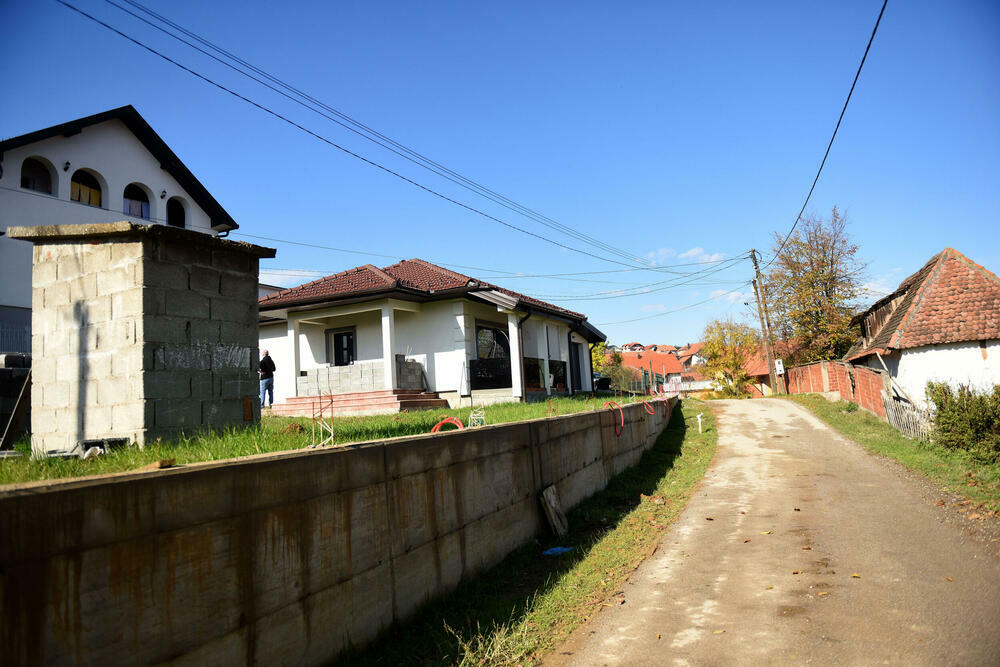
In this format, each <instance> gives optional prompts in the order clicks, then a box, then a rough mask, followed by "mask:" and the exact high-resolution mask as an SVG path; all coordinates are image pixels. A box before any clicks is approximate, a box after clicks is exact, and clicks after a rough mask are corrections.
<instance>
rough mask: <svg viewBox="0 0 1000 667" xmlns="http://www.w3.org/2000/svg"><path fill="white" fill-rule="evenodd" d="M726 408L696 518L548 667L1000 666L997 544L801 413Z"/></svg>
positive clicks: (783, 407)
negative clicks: (970, 531)
mask: <svg viewBox="0 0 1000 667" xmlns="http://www.w3.org/2000/svg"><path fill="white" fill-rule="evenodd" d="M714 405H716V406H717V407H718V412H717V415H718V429H719V447H718V453H717V455H716V460H715V462H714V463H713V465H712V467H711V468H710V469H709V471H708V473H707V475H706V477H705V479H704V480H703V482H702V484H701V486H700V487H699V488H698V490H697V491H696V493H695V495H694V497H693V498H692V500H691V503H690V505H689V506H688V508H687V509H686V510H685V511H684V513H683V514H682V516H681V517H680V518H679V519H678V522H677V524H676V525H675V526H674V528H673V529H672V530H670V531H669V532H668V533H667V535H666V537H665V538H664V539H663V541H662V542H661V544H660V546H659V548H658V550H657V552H656V553H655V554H654V555H653V556H652V557H651V558H650V559H649V560H647V561H646V562H645V563H644V564H643V565H642V566H641V567H640V569H639V570H638V571H637V572H636V574H635V575H634V576H633V577H632V578H631V580H630V582H629V584H627V585H626V587H625V589H624V591H623V592H624V596H625V597H624V599H625V603H624V604H615V605H614V606H613V607H610V608H606V609H605V611H604V612H602V613H601V614H599V615H598V616H597V617H596V618H595V619H593V620H592V621H591V622H590V623H588V624H587V625H585V626H584V627H583V628H581V629H580V630H579V631H577V633H575V634H574V636H573V637H571V639H570V641H569V642H567V644H566V645H565V646H564V647H562V648H561V649H560V650H558V651H557V652H556V654H554V655H553V656H551V659H550V660H548V661H547V664H548V663H552V664H568V665H588V666H589V665H617V664H622V665H719V664H722V665H729V664H737V665H763V664H803V663H814V664H849V665H853V664H907V665H945V664H956V665H1000V556H998V549H997V546H998V545H997V544H996V543H993V544H990V543H989V542H985V541H983V540H977V539H972V538H971V537H970V536H969V534H968V533H967V532H966V531H964V530H963V529H962V528H961V526H960V525H958V523H956V522H955V521H954V520H953V519H952V516H953V515H954V510H947V509H944V508H940V507H937V506H936V505H935V499H936V497H938V496H936V494H935V493H934V492H933V488H932V487H930V485H928V484H926V483H921V482H920V481H917V480H915V479H913V478H912V476H909V475H906V474H904V473H902V472H901V470H900V468H899V466H897V465H895V464H893V463H890V462H887V461H885V460H883V459H880V458H878V457H875V456H872V455H871V454H868V453H867V452H865V451H864V450H863V449H861V448H860V447H859V446H858V445H856V444H854V443H852V442H850V441H849V440H847V439H845V438H843V437H841V436H840V435H839V434H837V433H836V432H834V431H833V430H832V429H830V428H829V427H827V426H826V425H825V424H823V423H822V422H820V421H819V420H818V419H816V418H815V417H813V416H812V414H811V413H809V412H808V411H807V410H805V409H804V408H802V407H800V406H798V405H795V404H793V403H791V402H790V401H782V400H767V401H759V400H758V401H720V402H717V403H714ZM961 521H968V520H967V519H965V518H962V519H961Z"/></svg>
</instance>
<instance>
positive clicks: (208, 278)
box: [188, 266, 220, 296]
mask: <svg viewBox="0 0 1000 667" xmlns="http://www.w3.org/2000/svg"><path fill="white" fill-rule="evenodd" d="M219 281H220V273H219V271H218V270H217V269H213V268H211V267H207V266H192V267H191V274H190V277H189V278H188V286H189V289H190V290H191V291H192V292H197V293H198V294H207V295H209V296H217V295H218V294H219Z"/></svg>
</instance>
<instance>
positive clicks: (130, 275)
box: [97, 264, 140, 296]
mask: <svg viewBox="0 0 1000 667" xmlns="http://www.w3.org/2000/svg"><path fill="white" fill-rule="evenodd" d="M139 286H140V285H139V281H138V279H137V277H136V268H135V265H133V264H127V265H125V266H120V267H118V268H116V269H107V270H105V271H101V272H100V273H98V274H97V295H98V296H105V295H107V294H116V293H118V292H124V291H126V290H130V289H135V288H136V287H139Z"/></svg>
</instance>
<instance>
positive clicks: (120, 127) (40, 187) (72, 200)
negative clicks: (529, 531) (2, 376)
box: [0, 106, 238, 352]
mask: <svg viewBox="0 0 1000 667" xmlns="http://www.w3.org/2000/svg"><path fill="white" fill-rule="evenodd" d="M122 220H125V221H130V222H137V223H143V224H150V223H160V224H167V225H171V226H174V227H180V228H184V229H189V230H193V231H197V232H202V233H205V234H212V235H215V234H218V233H220V232H227V231H230V230H233V229H236V228H237V227H238V225H237V224H236V222H235V221H234V220H233V219H232V217H231V216H230V215H229V214H228V213H227V212H226V211H225V210H224V209H223V208H222V206H221V205H220V204H219V203H218V202H217V201H216V200H215V199H214V198H213V197H212V195H211V194H209V192H208V191H207V190H206V189H205V187H204V186H203V185H202V184H201V183H200V182H199V181H198V179H197V178H195V176H194V175H193V174H192V173H191V172H190V171H189V170H188V168H187V167H185V166H184V164H183V163H182V162H181V161H180V159H179V158H178V157H177V156H176V155H175V154H174V153H173V151H171V150H170V148H169V147H168V146H167V145H166V143H165V142H164V141H163V140H162V139H161V138H160V137H159V136H158V135H157V134H156V132H154V131H153V129H152V128H151V127H150V126H149V124H148V123H147V122H146V121H145V120H144V119H143V118H142V116H140V115H139V112H137V111H136V110H135V109H134V108H133V107H131V106H125V107H121V108H118V109H112V110H109V111H105V112H103V113H99V114H95V115H93V116H87V117H85V118H79V119H77V120H73V121H69V122H67V123H62V124H60V125H56V126H53V127H49V128H45V129H42V130H38V131H35V132H31V133H29V134H24V135H21V136H17V137H13V138H11V139H6V140H4V141H0V232H3V231H5V230H6V229H7V227H13V226H20V227H34V226H38V225H67V224H80V223H106V222H116V221H122ZM31 261H32V249H31V245H30V244H27V243H23V242H17V241H14V240H12V239H9V238H6V236H0V266H2V267H3V280H2V281H0V352H4V351H8V352H28V351H29V350H30V324H31Z"/></svg>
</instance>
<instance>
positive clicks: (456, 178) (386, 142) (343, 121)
mask: <svg viewBox="0 0 1000 667" xmlns="http://www.w3.org/2000/svg"><path fill="white" fill-rule="evenodd" d="M104 1H105V2H106V3H108V4H110V5H112V6H114V7H116V8H118V9H119V10H121V11H123V12H125V13H127V14H128V15H130V16H132V17H134V18H136V19H138V20H140V21H142V22H143V23H145V24H147V25H149V26H150V27H152V28H154V29H156V30H159V31H160V32H162V33H163V34H165V35H168V36H169V37H172V38H173V39H176V40H177V41H179V42H181V43H183V44H185V45H187V46H189V47H190V48H192V49H194V50H196V51H198V52H199V53H201V54H203V55H205V56H208V57H209V58H212V59H213V60H215V61H216V62H218V63H220V64H222V65H224V66H226V67H228V68H229V69H231V70H233V71H235V72H237V73H239V74H242V75H243V76H245V77H247V78H249V79H251V80H253V81H255V82H257V83H259V84H260V85H262V86H264V87H266V88H268V89H269V90H271V91H273V92H275V93H278V94H279V95H282V96H283V97H285V98H287V99H289V100H291V101H293V102H295V103H296V104H298V105H300V106H302V107H304V108H306V109H309V110H310V111H312V112H314V113H316V114H318V115H320V116H322V117H323V118H326V119H327V120H330V121H332V122H334V123H336V124H337V125H340V126H341V127H343V128H344V129H346V130H348V131H350V132H353V133H354V134H357V135H358V136H360V137H363V138H365V139H367V140H368V141H371V142H372V143H375V144H377V145H378V146H381V147H382V148H385V149H386V150H388V151H390V152H392V153H394V154H396V155H398V156H399V157H402V158H403V159H406V160H408V161H410V162H412V163H413V164H416V165H418V166H420V167H423V168H424V169H427V170H428V171H430V172H432V173H434V174H436V175H438V176H441V177H442V178H444V179H446V180H448V181H451V182H452V183H455V184H456V185H458V186H460V187H462V188H465V189H466V190H469V191H471V192H474V193H476V194H478V195H480V196H482V197H485V198H486V199H488V200H490V201H492V202H493V203H495V204H498V205H500V206H503V207H504V208H507V209H508V210H510V211H513V212H515V213H518V214H520V215H523V216H525V217H527V218H529V219H531V220H534V221H535V222H538V223H540V224H542V225H544V226H546V227H548V228H550V229H553V230H555V231H559V232H561V233H563V234H566V235H568V236H570V237H572V238H575V239H576V240H578V241H582V242H584V243H587V244H588V245H591V246H593V247H595V248H598V249H600V250H604V251H605V252H608V253H610V254H613V255H616V256H618V257H620V258H622V259H626V260H628V261H631V262H634V263H638V264H642V265H643V266H645V267H649V268H654V265H653V263H652V262H651V261H650V260H649V259H648V258H644V257H641V256H639V255H635V254H633V253H630V252H628V251H625V250H622V249H620V248H616V247H615V246H613V245H611V244H609V243H607V242H605V241H602V240H601V239H598V238H595V237H593V236H589V235H587V234H584V233H582V232H580V231H578V230H576V229H573V228H572V227H570V226H568V225H565V224H563V223H560V222H559V221H557V220H554V219H552V218H550V217H548V216H545V215H542V214H541V213H538V212H537V211H534V210H532V209H530V208H528V207H527V206H524V205H522V204H520V203H518V202H516V201H514V200H512V199H510V198H508V197H506V196H504V195H502V194H500V193H498V192H496V191H494V190H491V189H490V188H488V187H486V186H484V185H482V184H480V183H477V182H476V181H474V180H472V179H469V178H467V177H465V176H463V175H462V174H460V173H459V172H456V171H454V170H452V169H450V168H448V167H446V166H444V165H442V164H440V163H438V162H435V161H434V160H432V159H430V158H428V157H426V156H424V155H422V154H420V153H418V152H417V151H415V150H413V149H410V148H408V147H407V146H405V145H403V144H401V143H399V142H397V141H395V140H393V139H391V138H390V137H387V136H386V135H384V134H382V133H380V132H378V131H377V130H374V129H372V128H371V127H369V126H367V125H365V124H364V123H362V122H360V121H358V120H356V119H354V118H351V117H350V116H348V115H347V114H344V113H342V112H340V111H338V110H337V109H335V108H333V107H331V106H329V105H328V104H325V103H324V102H322V101H320V100H318V99H316V98H315V97H313V96H311V95H309V94H308V93H305V92H303V91H302V90H300V89H298V88H296V87H294V86H292V85H291V84H288V83H286V82H285V81H282V80H281V79H279V78H277V77H275V76H273V75H271V74H269V73H267V72H266V71H264V70H262V69H260V68H258V67H256V66H254V65H252V64H251V63H249V62H247V61H246V60H243V59H242V58H240V57H239V56H237V55H235V54H233V53H231V52H229V51H227V50H226V49H224V48H222V47H220V46H218V45H216V44H214V43H213V42H211V41H209V40H207V39H205V38H203V37H201V36H199V35H197V34H196V33H193V32H191V31H190V30H188V29H186V28H184V27H183V26H180V25H178V24H177V23H174V22H173V21H171V20H170V19H168V18H166V17H164V16H162V15H161V14H158V13H156V12H155V11H153V10H151V9H149V8H147V7H145V6H143V5H142V4H140V3H138V2H135V1H134V0H124V2H126V3H127V4H129V5H131V6H132V7H135V8H136V9H139V10H140V11H142V12H145V13H146V14H147V15H149V16H152V17H155V18H156V19H157V20H158V21H161V22H163V23H164V24H166V25H168V26H170V27H171V28H172V29H174V30H177V31H178V32H181V33H182V34H184V35H187V36H188V37H190V38H191V39H193V40H196V41H197V42H199V43H201V44H203V45H204V46H206V47H207V48H209V49H211V50H213V51H215V52H216V53H220V54H222V55H224V56H225V57H226V58H229V59H231V60H232V61H234V62H236V63H238V64H239V65H240V66H241V67H246V68H247V69H249V70H251V71H252V72H254V73H256V74H258V75H259V76H260V77H263V78H264V79H266V80H267V81H271V82H272V83H273V84H275V85H271V84H270V83H267V81H263V80H261V78H258V77H257V76H254V75H253V74H250V73H248V72H246V71H244V70H242V69H240V67H237V66H236V65H233V64H232V63H231V62H227V61H226V60H224V59H222V58H220V57H219V56H216V55H214V54H212V53H209V52H208V51H206V50H205V49H202V48H200V47H199V46H197V45H195V44H192V43H191V42H189V41H188V40H186V39H184V38H183V37H180V36H178V35H176V34H174V33H172V32H170V31H169V30H166V29H164V28H163V27H161V26H159V25H157V24H155V23H153V22H152V21H150V20H148V19H146V18H144V17H142V16H139V15H138V14H136V13H135V12H132V11H130V10H129V9H128V8H126V7H123V6H121V5H120V4H118V3H117V2H115V1H114V0H104ZM275 86H278V87H280V88H283V89H284V90H279V88H278V87H275ZM286 91H288V92H286ZM296 96H298V97H296ZM299 98H302V99H299ZM303 100H306V101H303ZM312 105H316V106H318V107H320V108H319V109H317V108H316V106H312ZM324 111H326V112H328V113H324ZM331 114H332V115H331ZM654 270H655V268H654Z"/></svg>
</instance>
